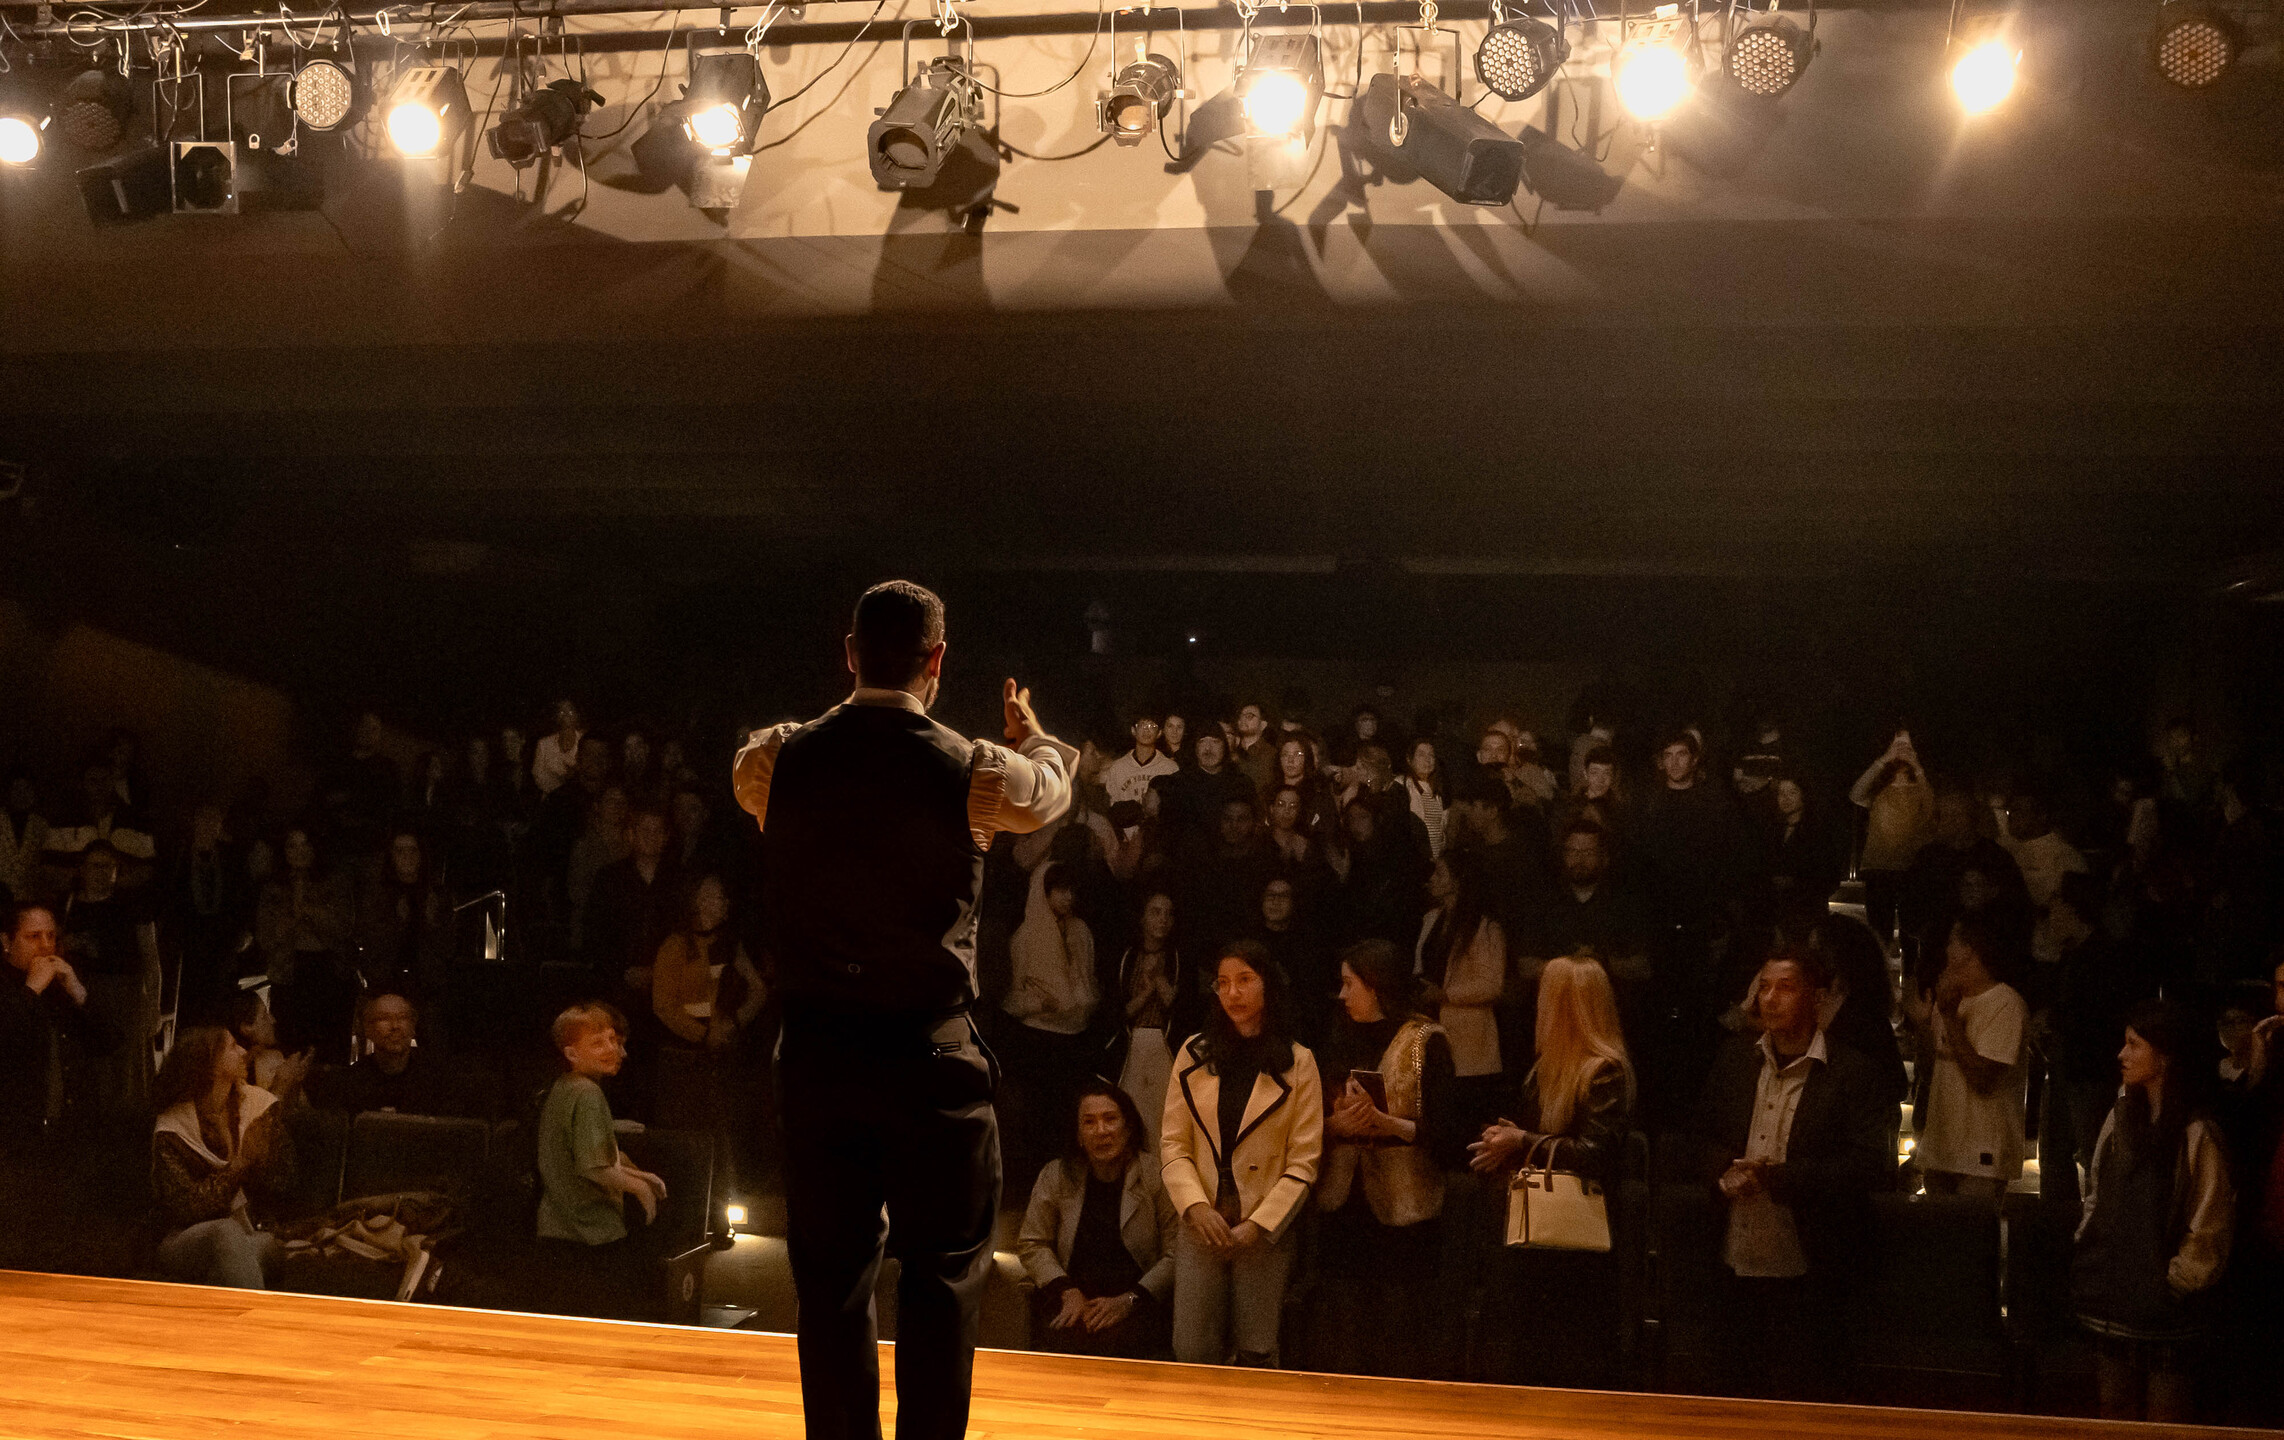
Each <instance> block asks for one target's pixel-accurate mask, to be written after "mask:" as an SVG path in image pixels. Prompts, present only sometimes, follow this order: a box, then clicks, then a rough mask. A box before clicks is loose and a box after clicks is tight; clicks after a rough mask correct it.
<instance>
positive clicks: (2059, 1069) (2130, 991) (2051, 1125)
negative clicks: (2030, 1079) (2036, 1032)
mask: <svg viewBox="0 0 2284 1440" xmlns="http://www.w3.org/2000/svg"><path fill="white" fill-rule="evenodd" d="M2102 909H2103V898H2102V884H2101V882H2100V881H2098V880H2096V879H2095V878H2094V877H2093V876H2091V875H2077V874H2072V875H2065V876H2063V877H2062V883H2061V884H2060V885H2059V886H2057V887H2056V888H2055V891H2054V898H2053V899H2052V900H2051V901H2049V902H2048V903H2047V906H2046V926H2047V930H2048V932H2049V933H2051V934H2052V935H2053V937H2054V943H2055V945H2056V946H2057V947H2058V949H2059V959H2058V960H2057V962H2056V969H2057V971H2058V974H2057V975H2056V981H2057V986H2056V991H2055V998H2054V1008H2053V1011H2052V1013H2051V1015H2050V1016H2049V1017H2048V1023H2049V1029H2050V1032H2051V1033H2050V1036H2049V1038H2048V1040H2047V1042H2046V1044H2047V1048H2048V1051H2049V1058H2050V1059H2051V1061H2052V1062H2053V1071H2052V1075H2051V1078H2050V1080H2049V1084H2048V1089H2047V1094H2046V1110H2045V1118H2044V1121H2043V1123H2042V1125H2041V1127H2040V1130H2039V1140H2038V1150H2039V1157H2040V1164H2039V1184H2040V1191H2041V1193H2059V1194H2060V1195H2061V1196H2063V1197H2064V1198H2065V1199H2068V1198H2070V1197H2074V1196H2075V1195H2076V1194H2077V1193H2078V1190H2077V1184H2078V1183H2082V1181H2081V1176H2086V1175H2090V1174H2091V1173H2092V1167H2093V1163H2094V1139H2095V1137H2096V1136H2098V1135H2099V1134H2101V1129H2102V1122H2103V1120H2105V1119H2106V1118H2108V1116H2109V1113H2110V1106H2111V1104H2112V1103H2113V1102H2114V1101H2115V1100H2116V1099H2117V1087H2118V1073H2117V1041H2118V1036H2120V1035H2122V1034H2124V1033H2125V1017H2126V1014H2127V1013H2128V1012H2129V1011H2131V1010H2132V1009H2133V1007H2134V1006H2135V1005H2136V1004H2137V1003H2139V1002H2140V1001H2142V1000H2146V999H2149V998H2151V997H2152V996H2154V995H2155V994H2156V991H2157V985H2156V977H2154V976H2153V975H2150V974H2148V973H2147V971H2146V969H2145V967H2143V966H2142V965H2140V964H2139V963H2137V962H2136V960H2135V957H2134V955H2133V954H2132V952H2131V951H2129V950H2128V949H2127V948H2126V947H2124V946H2122V945H2119V944H2118V943H2117V942H2116V941H2115V940H2113V939H2111V938H2110V937H2109V936H2108V935H2106V934H2104V933H2103V932H2102V928H2101V924H2102ZM2065 1157H2067V1158H2069V1159H2071V1160H2073V1161H2075V1162H2076V1165H2075V1173H2072V1172H2071V1171H2070V1170H2068V1169H2067V1168H2066V1167H2064V1166H2063V1165H2062V1163H2061V1162H2062V1160H2063V1159H2064V1158H2065Z"/></svg>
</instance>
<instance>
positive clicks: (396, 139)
mask: <svg viewBox="0 0 2284 1440" xmlns="http://www.w3.org/2000/svg"><path fill="white" fill-rule="evenodd" d="M389 143H390V144H391V145H393V146H395V147H396V149H397V153H398V154H400V155H410V156H412V157H414V158H416V159H417V158H419V157H422V156H427V155H433V154H435V153H436V148H437V146H439V145H441V144H443V143H444V119H443V117H442V116H440V115H438V114H437V113H436V112H435V111H434V110H431V109H429V108H428V107H427V106H426V105H416V104H410V103H407V104H403V105H398V106H394V107H392V108H391V109H390V111H389Z"/></svg>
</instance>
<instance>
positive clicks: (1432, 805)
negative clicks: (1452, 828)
mask: <svg viewBox="0 0 2284 1440" xmlns="http://www.w3.org/2000/svg"><path fill="white" fill-rule="evenodd" d="M1402 783H1403V791H1404V803H1405V804H1407V805H1409V806H1410V807H1411V811H1412V814H1414V815H1416V816H1418V817H1419V822H1420V824H1421V825H1422V826H1424V827H1425V828H1426V830H1427V841H1428V859H1430V860H1439V859H1441V858H1443V842H1444V835H1443V827H1444V809H1443V796H1444V789H1443V770H1442V767H1441V766H1440V765H1439V764H1438V763H1437V761H1436V755H1435V742H1434V741H1433V740H1426V739H1421V740H1415V741H1413V742H1412V748H1411V749H1410V750H1408V751H1406V752H1405V757H1404V779H1403V782H1402Z"/></svg>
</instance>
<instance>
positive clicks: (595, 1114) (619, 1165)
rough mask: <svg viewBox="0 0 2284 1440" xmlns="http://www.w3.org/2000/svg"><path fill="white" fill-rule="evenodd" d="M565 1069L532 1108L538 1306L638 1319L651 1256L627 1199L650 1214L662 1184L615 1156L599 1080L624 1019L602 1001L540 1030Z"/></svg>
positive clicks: (646, 1299) (607, 1072)
mask: <svg viewBox="0 0 2284 1440" xmlns="http://www.w3.org/2000/svg"><path fill="white" fill-rule="evenodd" d="M549 1038H550V1039H551V1040H552V1041H553V1042H554V1044H555V1048H556V1050H557V1051H558V1052H559V1053H561V1055H562V1056H563V1065H564V1073H563V1075H562V1076H561V1077H560V1078H558V1079H557V1080H556V1082H555V1084H554V1086H553V1087H552V1088H550V1089H549V1090H548V1092H547V1101H546V1103H545V1104H544V1105H543V1106H542V1107H541V1108H540V1112H539V1125H538V1129H537V1132H536V1133H537V1136H538V1141H539V1185H540V1194H539V1224H538V1230H539V1245H540V1249H541V1250H542V1251H543V1252H544V1253H545V1254H546V1256H547V1257H548V1260H549V1261H550V1265H549V1272H550V1273H549V1275H548V1282H549V1283H548V1289H547V1293H545V1294H544V1295H542V1296H541V1297H539V1298H540V1299H541V1301H542V1306H543V1308H545V1309H547V1310H549V1311H552V1312H554V1313H557V1314H563V1315H585V1316H591V1317H594V1318H597V1319H605V1320H643V1319H648V1318H650V1316H651V1315H652V1314H653V1313H654V1312H655V1310H656V1308H657V1305H656V1297H655V1294H654V1292H655V1290H656V1289H657V1287H656V1285H655V1284H654V1283H653V1281H654V1277H653V1275H652V1273H651V1262H652V1260H653V1258H654V1257H653V1253H652V1249H651V1247H650V1246H648V1245H645V1244H643V1243H642V1242H641V1240H639V1239H638V1238H637V1237H635V1236H634V1235H633V1234H632V1233H630V1232H629V1231H628V1229H627V1222H626V1214H625V1208H626V1201H627V1200H628V1199H629V1198H631V1199H633V1200H634V1202H635V1203H636V1204H637V1205H640V1206H641V1207H642V1218H643V1222H644V1223H645V1224H649V1223H651V1222H653V1221H655V1220H657V1219H658V1206H659V1203H660V1202H661V1201H663V1200H665V1198H666V1182H665V1181H663V1180H661V1179H659V1178H658V1177H657V1176H656V1175H653V1174H651V1173H650V1172H649V1171H647V1170H638V1169H636V1168H635V1167H634V1165H633V1164H631V1163H630V1162H629V1161H628V1160H627V1159H626V1157H625V1156H623V1155H621V1154H620V1153H619V1142H618V1132H617V1130H616V1128H615V1127H614V1126H613V1124H612V1121H611V1102H610V1101H609V1100H608V1099H606V1098H605V1097H604V1095H603V1087H602V1084H601V1082H602V1081H603V1080H604V1079H606V1078H608V1077H609V1076H612V1075H616V1074H618V1073H619V1066H620V1064H621V1063H623V1062H624V1061H625V1059H626V1022H625V1021H624V1020H623V1019H621V1018H620V1016H619V1014H618V1012H617V1011H615V1010H613V1009H611V1007H609V1006H607V1005H574V1006H572V1007H571V1008H570V1009H568V1010H566V1011H564V1012H563V1013H562V1014H560V1015H558V1016H556V1017H555V1025H554V1028H553V1030H552V1031H551V1033H550V1037H549Z"/></svg>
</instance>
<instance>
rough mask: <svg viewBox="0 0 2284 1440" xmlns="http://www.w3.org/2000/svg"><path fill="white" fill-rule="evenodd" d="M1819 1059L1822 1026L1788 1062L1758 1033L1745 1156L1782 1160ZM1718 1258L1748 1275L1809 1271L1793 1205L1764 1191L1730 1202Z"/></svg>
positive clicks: (1784, 1275)
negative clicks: (1757, 1071)
mask: <svg viewBox="0 0 2284 1440" xmlns="http://www.w3.org/2000/svg"><path fill="white" fill-rule="evenodd" d="M1823 1063H1824V1032H1823V1030H1821V1029H1819V1030H1817V1032H1816V1038H1815V1039H1813V1040H1811V1041H1809V1042H1808V1049H1807V1050H1806V1051H1805V1052H1803V1053H1802V1054H1801V1055H1800V1056H1799V1057H1797V1058H1796V1059H1794V1060H1792V1061H1791V1062H1789V1063H1787V1062H1784V1061H1781V1060H1779V1059H1778V1058H1777V1053H1776V1047H1775V1046H1774V1045H1772V1044H1770V1043H1769V1037H1768V1036H1766V1035H1763V1036H1761V1082H1760V1087H1759V1089H1758V1090H1757V1091H1756V1092H1755V1094H1754V1096H1753V1126H1752V1130H1751V1132H1750V1133H1749V1134H1748V1135H1747V1137H1746V1140H1745V1156H1744V1158H1745V1159H1747V1160H1765V1161H1767V1162H1768V1163H1769V1164H1771V1165H1782V1164H1783V1163H1784V1157H1785V1150H1786V1148H1787V1147H1788V1146H1789V1145H1791V1143H1792V1117H1793V1115H1794V1113H1795V1112H1797V1111H1798V1110H1799V1109H1800V1092H1801V1091H1803V1090H1805V1089H1807V1088H1808V1075H1809V1072H1810V1071H1811V1070H1812V1069H1813V1068H1814V1067H1816V1066H1818V1065H1822V1064H1823ZM1721 1258H1722V1259H1723V1260H1726V1261H1727V1262H1728V1264H1729V1268H1730V1269H1731V1270H1734V1271H1735V1272H1737V1273H1738V1274H1739V1275H1742V1276H1745V1277H1747V1278H1748V1279H1775V1280H1789V1279H1791V1278H1793V1277H1795V1276H1799V1275H1805V1274H1807V1273H1808V1255H1807V1252H1805V1251H1803V1250H1802V1249H1801V1248H1800V1230H1799V1227H1797V1226H1796V1225H1794V1224H1793V1220H1792V1207H1791V1206H1790V1205H1780V1204H1778V1203H1777V1202H1776V1201H1775V1200H1774V1199H1773V1198H1771V1197H1770V1195H1769V1194H1768V1192H1767V1191H1765V1190H1764V1191H1762V1192H1761V1193H1760V1194H1757V1195H1748V1196H1746V1197H1745V1198H1744V1199H1742V1200H1732V1201H1730V1202H1729V1236H1728V1240H1727V1243H1726V1244H1725V1245H1724V1246H1723V1247H1722V1254H1721Z"/></svg>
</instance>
